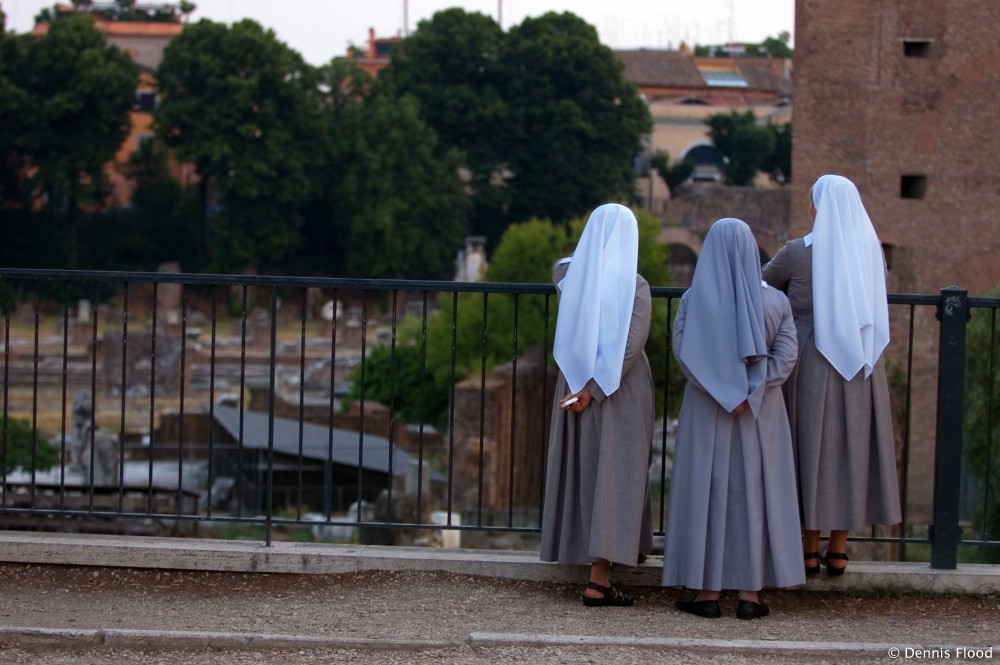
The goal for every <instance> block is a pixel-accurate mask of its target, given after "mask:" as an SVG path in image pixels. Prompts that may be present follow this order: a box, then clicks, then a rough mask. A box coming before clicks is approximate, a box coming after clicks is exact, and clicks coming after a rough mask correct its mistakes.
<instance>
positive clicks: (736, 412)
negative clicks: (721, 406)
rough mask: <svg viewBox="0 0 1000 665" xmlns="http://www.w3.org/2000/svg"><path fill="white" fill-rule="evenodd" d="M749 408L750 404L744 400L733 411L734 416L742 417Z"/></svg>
mask: <svg viewBox="0 0 1000 665" xmlns="http://www.w3.org/2000/svg"><path fill="white" fill-rule="evenodd" d="M749 406H750V402H748V401H747V400H743V401H742V402H740V403H739V404H738V405H737V406H736V408H735V409H733V415H734V416H738V415H740V414H741V413H743V412H744V411H746V410H747V408H748V407H749Z"/></svg>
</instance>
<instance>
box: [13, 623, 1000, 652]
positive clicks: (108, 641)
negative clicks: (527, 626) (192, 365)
mask: <svg viewBox="0 0 1000 665" xmlns="http://www.w3.org/2000/svg"><path fill="white" fill-rule="evenodd" d="M0 643H6V644H20V645H22V646H34V647H39V646H41V647H49V648H71V649H72V648H94V647H108V648H115V649H122V650H130V649H133V650H134V649H142V650H162V651H169V650H181V649H183V650H190V649H221V650H228V651H235V650H241V649H253V650H263V649H359V650H365V651H373V650H378V651H415V650H428V649H433V650H447V649H460V648H462V647H465V646H469V647H473V648H484V649H489V648H507V647H537V648H545V647H561V646H570V647H574V646H576V647H587V646H593V647H605V646H621V647H630V648H646V649H661V650H670V651H695V652H698V653H705V652H717V653H723V654H732V653H742V654H750V653H752V654H754V655H777V656H796V655H797V656H802V657H815V656H820V655H826V656H838V655H840V656H845V655H867V656H887V657H890V658H892V656H891V655H890V654H891V652H892V651H893V650H895V652H896V653H897V654H898V653H900V652H901V651H904V650H907V649H913V650H924V649H928V648H929V647H927V646H926V645H920V644H895V643H879V642H815V641H796V640H724V639H709V638H689V637H623V636H614V635H547V634H534V633H480V632H476V633H470V634H469V635H468V637H467V638H465V639H462V640H433V639H427V640H393V639H365V638H337V637H315V636H311V635H285V634H273V633H235V632H200V631H163V630H121V629H96V630H67V629H60V628H20V627H16V626H0ZM977 648H984V649H989V650H990V652H991V653H1000V645H993V646H984V647H977Z"/></svg>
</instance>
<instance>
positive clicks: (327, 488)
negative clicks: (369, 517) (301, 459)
mask: <svg viewBox="0 0 1000 665" xmlns="http://www.w3.org/2000/svg"><path fill="white" fill-rule="evenodd" d="M337 295H338V291H337V290H336V289H334V290H333V316H332V318H331V321H330V394H329V401H328V402H327V405H328V406H327V409H328V410H327V424H328V425H329V427H328V428H327V437H326V439H327V440H326V461H325V464H324V467H323V468H324V476H323V478H324V480H323V514H324V515H326V519H327V521H329V520H330V519H331V517H332V515H333V423H334V420H333V403H334V399H335V395H336V389H337ZM360 507H361V504H360V503H358V508H360ZM359 515H360V510H359V511H358V515H356V516H355V520H357V517H358V516H359Z"/></svg>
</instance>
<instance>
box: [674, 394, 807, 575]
mask: <svg viewBox="0 0 1000 665" xmlns="http://www.w3.org/2000/svg"><path fill="white" fill-rule="evenodd" d="M670 483H671V485H670V506H669V508H668V512H667V531H666V543H665V547H664V554H663V577H662V582H663V585H664V586H684V587H688V588H689V589H708V590H713V591H721V590H723V589H740V590H745V591H756V590H759V589H762V588H763V587H765V586H775V587H789V586H797V585H801V584H805V570H804V567H803V564H802V547H801V537H800V531H799V511H798V501H797V500H796V489H795V468H794V463H793V460H792V442H791V433H790V431H789V428H788V417H787V415H786V414H785V405H784V400H783V398H782V395H781V389H780V388H779V387H774V388H770V389H768V393H767V395H766V396H765V398H764V402H763V404H762V407H761V412H760V414H759V417H758V418H757V419H754V417H753V414H752V413H751V412H750V410H749V409H748V410H746V411H744V412H743V413H742V414H741V415H739V416H733V415H731V414H729V413H727V412H726V411H725V410H724V409H722V408H721V407H720V406H719V404H718V402H716V401H715V400H714V399H712V397H711V396H710V395H708V393H706V392H704V391H703V390H701V389H700V388H697V387H695V386H693V385H692V384H691V383H690V382H689V383H688V385H687V387H686V388H685V391H684V402H683V404H682V406H681V413H680V418H679V420H678V427H677V445H676V448H675V452H674V468H673V473H672V474H671V481H670Z"/></svg>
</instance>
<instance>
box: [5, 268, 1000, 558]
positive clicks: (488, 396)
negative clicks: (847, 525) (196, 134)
mask: <svg viewBox="0 0 1000 665" xmlns="http://www.w3.org/2000/svg"><path fill="white" fill-rule="evenodd" d="M682 293H683V289H678V288H662V287H654V288H653V289H652V294H653V297H654V303H655V306H654V310H655V313H654V324H653V330H652V333H651V337H650V342H649V344H648V345H647V351H648V353H649V355H650V360H651V363H652V365H653V368H654V378H655V381H656V384H657V389H658V392H657V394H658V412H659V414H660V415H661V416H662V426H661V427H660V428H659V430H658V435H657V440H656V441H654V450H655V453H656V455H655V457H656V461H655V463H654V467H653V469H652V471H651V483H652V486H653V488H654V490H656V491H655V492H654V496H655V498H656V504H655V505H654V519H655V520H656V525H657V529H656V531H657V533H658V535H660V536H662V533H663V525H664V516H665V512H666V511H665V507H666V501H667V498H668V495H669V492H668V487H669V467H670V460H671V451H672V431H671V422H672V420H671V416H672V415H673V414H675V413H676V411H677V408H678V407H679V403H678V400H679V397H678V395H679V392H678V388H679V386H680V378H679V376H678V372H677V368H676V363H675V362H674V360H673V358H672V355H671V353H670V326H671V324H672V312H673V311H674V309H673V306H674V304H675V303H676V300H677V299H678V298H679V297H680V295H681V294H682ZM554 295H555V291H554V288H553V287H552V286H551V285H539V284H506V283H505V284H498V283H454V282H429V281H391V280H344V279H321V278H296V277H264V276H220V275H187V274H161V273H123V272H82V271H59V270H48V271H42V270H15V269H0V311H2V312H3V315H4V320H3V337H2V341H3V353H2V363H3V374H2V382H3V403H2V406H0V408H2V413H0V415H2V416H3V431H2V432H0V441H2V444H3V445H2V448H0V466H2V468H3V469H5V472H4V484H3V486H2V488H0V520H2V526H4V527H6V528H33V529H49V530H54V529H60V530H62V529H68V528H74V529H78V530H91V531H98V532H125V533H165V532H174V533H176V532H178V530H180V529H182V528H183V527H184V526H192V527H193V528H197V527H199V526H204V527H206V528H208V527H211V528H219V527H220V525H221V526H222V527H223V528H232V529H233V530H237V529H239V528H242V527H248V528H251V529H256V531H254V533H255V534H257V537H259V538H260V539H262V540H264V541H265V542H266V543H267V544H270V543H271V541H272V538H274V537H279V538H280V537H296V536H295V534H296V533H300V532H302V531H303V530H304V529H306V528H310V529H313V530H315V531H316V532H318V533H320V534H321V535H322V534H324V533H332V534H333V536H334V537H339V538H360V539H361V540H362V541H363V542H426V541H427V540H428V539H429V538H435V537H445V538H448V537H449V536H450V535H455V534H461V535H462V537H465V538H467V539H468V538H472V539H474V540H475V542H476V543H482V544H485V546H491V545H492V544H494V543H495V542H496V539H504V538H507V539H509V538H522V539H526V540H529V541H530V540H531V539H532V538H535V537H537V534H538V533H539V530H540V527H539V525H540V523H541V521H540V514H541V510H542V490H543V482H544V473H545V469H544V466H545V447H546V439H547V433H548V420H549V416H550V407H551V402H552V394H551V393H552V389H553V380H554V377H555V368H554V366H553V364H552V362H551V358H550V351H551V340H552V333H553V325H554V320H555V309H556V308H555V300H554ZM998 308H1000V299H986V298H968V297H967V294H966V293H965V292H964V291H963V290H961V289H957V288H950V289H945V290H944V291H942V292H941V293H940V294H938V295H900V294H893V295H891V296H890V315H891V319H892V325H893V342H892V344H891V346H890V349H889V351H888V352H887V357H888V358H889V364H890V366H891V368H892V369H891V371H890V375H891V384H892V392H893V403H894V408H895V412H896V413H895V418H894V420H895V425H896V434H897V440H898V463H899V468H900V479H901V493H902V500H903V506H904V522H903V524H902V525H901V526H900V527H896V528H893V529H875V528H873V529H872V530H871V532H870V533H865V534H852V539H854V540H858V541H865V542H870V543H874V544H885V546H886V547H889V548H892V547H895V548H896V551H895V552H894V553H892V554H891V556H892V557H893V558H903V557H905V556H907V548H908V547H912V546H914V545H918V546H921V547H926V546H929V548H930V554H929V558H930V561H931V565H932V566H933V567H935V568H954V567H955V566H956V565H957V562H958V557H959V554H960V550H961V549H962V548H973V549H974V550H976V551H985V550H989V549H990V548H994V547H995V546H997V545H1000V542H998V538H997V533H996V530H995V529H996V526H995V522H996V521H997V515H996V508H995V507H993V506H992V500H993V499H992V497H994V496H996V490H995V487H994V486H993V485H991V482H994V483H995V480H993V477H995V476H996V475H997V470H996V469H995V468H994V467H995V466H996V462H995V461H994V458H995V457H996V455H995V454H994V453H993V446H994V444H993V422H992V417H991V413H992V411H993V399H994V396H993V385H994V380H995V376H996V371H995V362H996V360H995V354H994V349H995V348H996V343H995V342H996V330H997V326H996V312H997V309H998ZM973 310H975V311H976V313H977V317H978V318H983V317H985V318H983V321H984V323H982V324H981V325H980V324H979V323H976V324H974V325H978V326H979V327H980V328H983V329H984V330H987V331H988V335H987V337H988V344H989V348H988V354H989V357H988V359H987V358H978V357H977V358H976V359H975V362H976V363H979V364H978V365H977V368H978V369H985V373H983V377H985V378H983V377H980V376H979V374H980V373H982V372H978V370H977V375H976V377H966V376H965V368H966V345H965V337H966V331H967V328H968V326H969V325H970V324H969V321H970V318H971V317H970V312H972V311H973ZM935 319H936V320H935ZM977 330H978V328H977ZM977 334H979V335H980V337H981V336H982V335H981V333H977ZM977 339H978V338H977ZM970 382H971V383H970ZM984 382H985V386H986V387H985V389H984V388H983V384H984ZM966 385H970V386H971V388H970V390H971V391H972V392H973V393H974V394H975V395H976V396H977V399H978V398H979V396H981V395H983V394H984V390H985V395H986V398H985V405H984V404H980V403H978V402H977V404H976V405H975V406H976V409H977V413H980V412H981V413H985V423H986V425H985V427H979V429H975V428H970V429H969V431H974V432H976V435H975V437H974V438H975V440H973V441H971V442H967V443H969V444H970V445H967V446H963V432H964V431H965V430H966V429H967V427H966V426H967V422H966V421H967V418H966V411H967V407H968V406H969V405H968V404H966V401H965V386H966ZM935 396H936V397H935ZM88 401H89V407H88ZM976 422H979V421H976ZM18 423H21V424H18ZM22 425H25V426H23V427H22ZM932 425H933V426H932ZM26 437H27V438H26ZM966 449H967V454H965V455H963V451H964V450H966ZM14 467H19V468H18V469H17V470H15V468H14ZM931 469H933V474H931V473H929V471H930V470H931ZM928 479H932V482H933V484H932V485H931V484H930V483H931V481H930V480H928ZM67 522H69V524H67ZM963 529H964V530H963ZM286 533H289V534H291V535H287V536H286ZM442 534H444V535H443V536H442ZM963 536H967V537H963ZM508 545H509V544H508ZM497 546H501V545H499V544H497Z"/></svg>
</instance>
